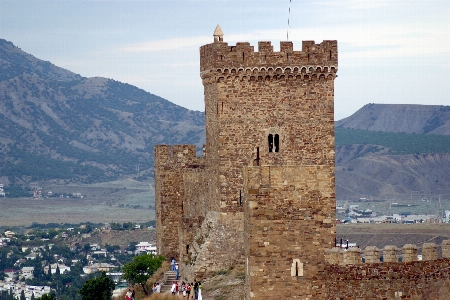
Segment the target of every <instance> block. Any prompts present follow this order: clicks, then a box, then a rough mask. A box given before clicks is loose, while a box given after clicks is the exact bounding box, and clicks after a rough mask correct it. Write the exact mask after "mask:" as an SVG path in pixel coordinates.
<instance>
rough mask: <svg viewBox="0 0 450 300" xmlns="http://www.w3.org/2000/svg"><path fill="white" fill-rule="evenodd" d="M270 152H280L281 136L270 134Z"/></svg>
mask: <svg viewBox="0 0 450 300" xmlns="http://www.w3.org/2000/svg"><path fill="white" fill-rule="evenodd" d="M268 143H269V152H279V151H280V136H279V135H278V134H275V135H273V134H269V137H268Z"/></svg>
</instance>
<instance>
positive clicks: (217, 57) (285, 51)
mask: <svg viewBox="0 0 450 300" xmlns="http://www.w3.org/2000/svg"><path fill="white" fill-rule="evenodd" d="M337 51H338V50H337V41H323V42H322V43H320V44H316V43H315V42H314V41H303V42H302V50H301V51H294V47H293V43H292V42H280V51H279V52H274V51H273V46H272V45H271V42H259V43H258V52H255V51H254V48H253V46H250V44H249V43H247V42H241V43H236V46H228V43H225V42H215V43H212V44H208V45H205V46H202V47H201V48H200V75H201V77H202V79H206V78H208V77H211V76H218V75H223V76H226V75H231V76H232V75H240V76H241V78H242V77H244V76H249V77H248V78H249V79H250V78H251V76H252V75H256V76H261V78H262V79H269V78H270V79H281V78H282V77H281V75H284V76H286V75H288V76H289V75H290V76H292V78H301V79H304V78H305V79H311V75H312V74H316V73H321V74H322V75H323V78H327V77H328V75H331V76H330V77H335V73H336V72H337V67H338V52H337ZM319 77H320V75H319ZM256 78H258V77H256Z"/></svg>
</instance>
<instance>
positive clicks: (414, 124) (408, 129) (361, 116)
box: [336, 104, 450, 135]
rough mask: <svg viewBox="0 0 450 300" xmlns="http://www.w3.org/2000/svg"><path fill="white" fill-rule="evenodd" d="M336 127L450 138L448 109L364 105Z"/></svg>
mask: <svg viewBox="0 0 450 300" xmlns="http://www.w3.org/2000/svg"><path fill="white" fill-rule="evenodd" d="M336 127H343V128H352V129H360V130H369V131H384V132H404V133H416V134H439V135H450V106H442V105H412V104H366V105H364V106H363V107H362V108H361V109H359V110H358V111H357V112H355V113H354V114H353V115H351V116H350V117H347V118H345V119H342V120H340V121H337V122H336Z"/></svg>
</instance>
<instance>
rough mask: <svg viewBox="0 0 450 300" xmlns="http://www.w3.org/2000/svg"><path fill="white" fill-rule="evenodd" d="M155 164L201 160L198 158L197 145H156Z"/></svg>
mask: <svg viewBox="0 0 450 300" xmlns="http://www.w3.org/2000/svg"><path fill="white" fill-rule="evenodd" d="M154 154H155V163H157V164H161V163H167V162H170V163H173V162H175V161H180V162H183V161H188V160H192V159H200V158H199V157H197V148H196V146H195V145H156V146H155V148H154Z"/></svg>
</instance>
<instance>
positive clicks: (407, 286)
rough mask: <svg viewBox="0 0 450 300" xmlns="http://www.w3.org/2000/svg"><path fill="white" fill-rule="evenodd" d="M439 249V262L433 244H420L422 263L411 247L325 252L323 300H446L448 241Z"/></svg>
mask: <svg viewBox="0 0 450 300" xmlns="http://www.w3.org/2000/svg"><path fill="white" fill-rule="evenodd" d="M441 247H442V253H443V255H442V258H439V257H438V246H437V245H436V244H434V243H425V244H423V245H422V260H419V257H418V250H419V248H418V247H417V246H416V245H413V244H407V245H405V246H403V247H402V248H397V247H395V246H385V247H384V249H378V248H377V247H374V246H368V247H366V249H364V251H362V250H361V249H359V248H349V249H348V250H344V249H341V248H332V249H329V250H327V251H325V260H326V262H327V266H326V267H325V272H324V276H325V278H326V283H325V287H326V288H325V295H326V296H325V299H442V300H444V299H449V297H450V257H449V252H450V251H449V250H450V241H444V242H443V243H442V244H441ZM363 254H364V255H363ZM381 257H382V259H380V258H381ZM394 257H395V258H394ZM363 258H364V259H363ZM363 261H364V262H363Z"/></svg>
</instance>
